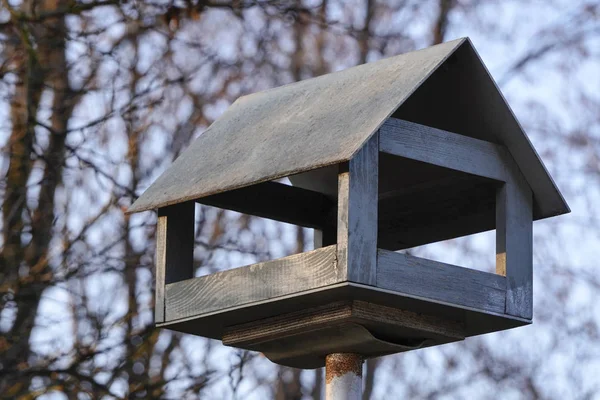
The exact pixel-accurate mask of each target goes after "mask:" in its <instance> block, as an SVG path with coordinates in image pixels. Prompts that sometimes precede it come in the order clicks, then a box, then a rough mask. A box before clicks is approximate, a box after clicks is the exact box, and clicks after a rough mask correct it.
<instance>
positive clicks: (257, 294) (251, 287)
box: [166, 246, 343, 321]
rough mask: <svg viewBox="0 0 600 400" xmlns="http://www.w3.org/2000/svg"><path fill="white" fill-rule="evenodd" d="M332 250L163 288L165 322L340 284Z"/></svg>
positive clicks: (323, 249)
mask: <svg viewBox="0 0 600 400" xmlns="http://www.w3.org/2000/svg"><path fill="white" fill-rule="evenodd" d="M342 275H343V274H342V273H341V271H340V270H339V269H338V268H337V263H336V246H328V247H323V248H321V249H317V250H313V251H309V252H306V253H300V254H295V255H292V256H289V257H284V258H281V259H278V260H273V261H267V262H262V263H258V264H253V265H249V266H246V267H241V268H235V269H232V270H228V271H222V272H218V273H215V274H211V275H207V276H203V277H199V278H193V279H188V280H185V281H181V282H176V283H172V284H169V285H167V287H166V320H167V321H173V320H178V319H182V318H188V317H193V316H199V315H203V314H207V313H211V312H214V311H224V310H226V309H228V308H231V307H239V306H241V305H245V304H250V303H254V302H260V301H265V300H268V299H273V298H277V297H280V296H286V295H289V294H293V293H299V292H302V291H306V290H311V289H315V288H318V287H322V286H326V285H331V284H334V283H338V282H341V281H342V280H343V276H342Z"/></svg>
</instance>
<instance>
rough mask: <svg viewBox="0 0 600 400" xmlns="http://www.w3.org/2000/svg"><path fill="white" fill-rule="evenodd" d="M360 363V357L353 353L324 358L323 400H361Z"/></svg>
mask: <svg viewBox="0 0 600 400" xmlns="http://www.w3.org/2000/svg"><path fill="white" fill-rule="evenodd" d="M362 363H363V359H362V357H361V356H359V355H358V354H353V353H334V354H329V355H328V356H327V357H325V399H326V400H361V398H362Z"/></svg>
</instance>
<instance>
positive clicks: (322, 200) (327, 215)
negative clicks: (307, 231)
mask: <svg viewBox="0 0 600 400" xmlns="http://www.w3.org/2000/svg"><path fill="white" fill-rule="evenodd" d="M196 201H197V202H198V203H201V204H206V205H209V206H214V207H219V208H224V209H227V210H233V211H237V212H241V213H244V214H249V215H254V216H257V217H263V218H270V219H274V220H276V221H281V222H287V223H290V224H295V225H300V226H305V227H310V228H321V227H323V226H325V225H327V226H330V225H332V224H333V220H334V219H335V202H334V201H332V200H331V199H330V198H328V197H327V196H325V195H323V194H321V193H319V192H314V191H311V190H306V189H303V188H299V187H294V186H289V185H284V184H282V183H277V182H263V183H259V184H257V185H253V186H248V187H244V188H241V189H236V190H232V191H229V192H225V193H219V194H215V195H212V196H208V197H203V198H200V199H197V200H196Z"/></svg>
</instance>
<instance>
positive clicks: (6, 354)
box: [0, 0, 600, 399]
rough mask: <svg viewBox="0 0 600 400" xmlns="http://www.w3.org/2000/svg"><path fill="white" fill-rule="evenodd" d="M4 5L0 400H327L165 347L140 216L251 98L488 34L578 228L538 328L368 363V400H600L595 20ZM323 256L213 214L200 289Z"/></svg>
mask: <svg viewBox="0 0 600 400" xmlns="http://www.w3.org/2000/svg"><path fill="white" fill-rule="evenodd" d="M1 4H2V6H1V8H0V139H1V141H0V146H1V147H0V148H1V150H2V153H1V156H0V172H1V174H0V177H1V179H0V202H1V204H2V219H1V232H2V235H1V238H0V243H1V248H0V332H1V336H0V396H2V397H4V398H11V399H12V398H18V399H29V398H38V397H39V398H67V399H86V398H107V399H108V398H119V399H126V398H165V399H170V398H205V397H206V398H215V399H223V398H276V399H301V398H315V399H318V398H321V395H322V392H321V386H322V380H323V377H322V371H298V370H293V369H289V368H276V367H274V366H273V365H272V364H270V363H269V362H268V361H267V360H265V358H264V357H262V356H261V355H259V354H253V353H248V352H239V351H233V350H231V349H226V348H223V347H222V346H221V345H220V344H219V343H216V342H213V341H209V340H204V339H201V338H195V337H190V336H186V335H180V334H176V333H173V332H170V331H163V330H159V329H155V328H154V327H153V321H152V318H153V317H152V315H153V313H152V308H153V304H154V299H153V296H154V290H153V278H152V274H153V253H154V225H155V215H154V214H152V213H144V214H141V215H133V216H128V215H126V214H125V213H124V212H125V210H126V208H127V207H128V206H129V205H130V204H131V202H132V201H133V200H134V199H135V197H136V196H137V195H139V194H140V193H141V192H142V191H143V190H144V189H145V188H146V187H147V186H148V185H149V184H150V183H151V182H152V181H153V180H154V179H155V178H156V177H157V176H158V175H159V174H160V173H161V172H162V171H163V170H164V169H165V168H166V167H167V166H168V165H169V164H170V163H171V162H172V160H173V159H174V158H176V157H177V156H178V155H179V154H180V152H181V151H182V150H183V149H185V148H186V146H187V145H188V144H189V143H190V141H191V140H193V139H194V138H195V137H196V136H197V135H199V134H201V133H202V131H203V130H204V129H206V127H208V125H210V123H211V122H212V121H213V120H214V119H215V118H217V117H218V116H219V115H220V113H222V112H223V111H224V109H225V108H226V107H227V106H228V105H229V104H230V103H231V102H233V101H234V100H235V99H236V98H237V97H239V96H241V95H244V94H246V93H251V92H255V91H258V90H262V89H266V88H270V87H274V86H278V85H281V84H286V83H290V82H293V81H297V80H300V79H306V78H310V77H313V76H318V75H321V74H324V73H328V72H331V71H335V70H339V69H341V68H346V67H349V66H352V65H355V64H357V63H364V62H369V61H373V60H376V59H378V58H382V57H387V56H391V55H394V54H398V53H401V52H405V51H408V50H413V49H415V48H420V47H425V46H427V45H430V44H435V43H440V42H442V41H444V40H448V39H452V38H454V37H458V36H465V35H467V34H468V35H472V36H473V40H474V41H475V42H476V43H475V44H476V45H477V47H478V48H479V49H487V53H483V54H482V55H483V57H484V59H486V62H487V61H488V58H489V59H491V61H492V62H491V64H490V65H491V66H492V72H494V74H495V73H496V70H500V71H501V72H502V73H500V74H499V75H498V76H500V77H501V79H500V80H499V83H500V85H501V86H502V88H503V89H505V92H506V95H507V97H508V99H509V101H510V103H511V105H512V106H513V108H514V109H515V112H516V114H517V115H518V117H519V118H520V120H521V122H522V123H523V125H524V126H525V128H526V130H527V131H528V132H529V133H530V135H531V138H532V141H533V142H534V144H535V145H536V147H537V148H538V149H539V150H540V153H541V155H542V158H543V159H544V160H546V161H548V166H549V168H550V170H551V171H552V173H553V175H554V176H555V177H556V178H557V181H558V184H559V186H560V187H561V189H563V191H564V193H565V194H566V196H567V198H568V200H569V202H570V204H571V206H572V208H573V209H574V210H576V212H574V214H573V216H572V217H570V219H568V220H562V221H561V223H560V224H555V223H554V222H553V221H548V222H541V223H539V225H537V228H536V239H535V240H536V251H535V253H536V257H537V259H536V267H537V269H536V274H537V275H536V282H535V286H536V292H535V295H536V300H535V301H536V315H535V318H536V323H535V325H534V326H532V327H528V328H522V329H520V330H516V331H515V332H508V333H504V334H502V335H503V336H499V335H491V336H489V337H483V338H474V339H469V340H467V341H466V342H464V343H461V344H456V345H447V346H442V347H440V348H437V349H428V350H424V351H416V352H412V353H406V354H403V355H400V356H396V357H387V358H384V359H381V360H373V361H369V362H368V363H367V364H366V366H365V388H364V389H365V396H364V397H365V399H367V398H389V397H390V394H392V393H393V397H408V398H463V397H464V398H487V397H497V394H498V393H502V395H501V397H502V398H563V397H567V398H594V396H596V397H597V396H598V395H599V393H600V392H599V390H600V388H598V387H597V384H596V383H595V378H594V376H593V374H592V373H590V372H588V371H590V370H592V369H593V368H595V367H597V365H598V360H600V358H599V356H600V354H598V353H599V350H600V349H599V348H598V346H597V344H596V343H597V342H598V318H599V317H600V315H598V313H597V312H596V311H595V307H594V304H595V302H596V301H597V299H598V293H599V292H598V289H599V288H600V280H599V279H598V278H597V277H596V274H595V273H594V271H593V270H592V268H593V267H594V262H593V261H594V259H593V254H592V253H593V249H594V248H595V247H597V243H598V240H599V239H600V238H599V237H598V236H599V235H598V232H600V230H599V229H598V228H599V226H598V221H599V220H600V219H599V218H598V215H597V213H596V212H595V209H596V207H595V204H596V203H597V200H598V195H600V193H599V190H598V187H599V186H598V184H597V183H598V177H599V176H600V161H599V160H600V157H599V156H598V154H599V151H600V145H599V143H600V141H599V140H598V138H599V137H600V115H599V114H598V112H597V110H598V109H600V98H599V97H598V94H597V93H598V90H597V89H598V88H600V82H599V81H598V74H597V73H595V72H597V71H598V68H599V67H598V66H599V65H600V62H599V57H600V54H599V53H598V50H597V49H598V47H597V44H598V40H599V34H600V31H599V24H598V15H599V13H600V9H599V6H598V4H597V3H596V2H586V1H576V2H570V1H560V0H553V1H550V2H544V4H540V3H539V2H535V1H524V2H521V1H519V2H515V1H508V2H490V1H487V2H477V1H469V0H428V1H412V0H400V1H395V0H389V1H388V0H386V1H383V0H353V1H349V2H345V1H333V0H323V1H308V0H307V1H304V2H299V1H291V0H289V1H273V0H254V1H243V0H231V1H225V0H224V1H219V0H213V1H209V0H200V1H191V0H188V1H183V0H181V1H172V0H153V1H129V0H121V1H113V0H105V1H96V0H91V1H75V0H40V1H34V0H22V1H9V0H2V2H1ZM565 9H568V12H564V10H565ZM496 53H497V54H496ZM532 71H535V72H532ZM580 210H581V211H580ZM563 222H564V223H563ZM574 237H575V238H576V240H573V238H574ZM310 240H311V237H310V233H309V232H307V231H305V230H303V229H300V228H296V227H291V226H287V225H282V224H275V223H273V222H268V221H264V220H261V219H258V218H252V217H248V216H244V215H239V214H237V213H233V212H225V211H223V210H216V209H211V208H208V207H198V209H197V212H196V246H195V253H194V256H195V263H196V266H197V273H198V274H205V273H210V272H213V271H216V270H220V269H223V268H230V267H233V266H239V265H244V264H248V263H252V262H255V261H259V260H264V259H269V258H276V257H281V256H284V255H287V254H291V253H295V252H300V251H303V250H305V249H308V248H310V246H311V245H310V244H309V242H310ZM594 246H595V247H594ZM573 247H575V250H572V248H573ZM570 249H571V250H570ZM415 251H417V252H422V253H423V254H428V255H432V256H434V255H436V254H442V255H444V256H445V257H449V256H450V255H452V254H458V256H457V257H462V258H460V260H457V262H458V263H459V264H464V263H463V262H462V261H464V258H465V256H466V257H468V258H469V259H470V260H473V262H476V263H478V264H479V265H481V266H482V268H486V267H487V266H488V265H487V264H486V262H487V261H486V260H487V259H486V258H485V257H483V256H482V253H483V252H485V251H492V250H490V249H489V248H485V246H481V244H480V242H478V241H477V240H476V239H465V240H460V241H456V242H450V243H444V244H441V245H440V246H438V247H437V248H433V249H427V248H426V249H417V250H415ZM449 261H450V260H449ZM500 391H501V392H500ZM50 394H52V395H53V396H54V397H49V396H50Z"/></svg>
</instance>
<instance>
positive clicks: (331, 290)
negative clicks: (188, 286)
mask: <svg viewBox="0 0 600 400" xmlns="http://www.w3.org/2000/svg"><path fill="white" fill-rule="evenodd" d="M348 300H357V301H366V302H369V303H373V304H377V305H383V306H387V307H393V308H396V309H399V310H411V312H414V313H417V314H422V315H430V316H437V317H439V318H442V319H446V320H453V321H457V323H460V324H463V325H464V327H465V335H466V336H474V335H479V334H484V333H489V332H495V331H499V330H503V329H511V328H514V327H517V326H523V325H528V324H530V323H531V321H530V320H526V319H523V318H519V317H515V316H511V315H506V314H504V313H503V312H501V313H496V312H490V311H484V310H478V309H475V308H470V307H466V306H459V305H456V304H454V305H453V304H450V303H445V302H442V301H437V300H432V299H428V298H424V297H419V296H415V295H410V294H406V293H401V292H396V291H394V290H387V289H383V288H378V287H374V286H368V285H361V284H357V283H352V282H347V281H345V282H340V283H336V284H333V285H327V286H321V287H319V288H315V289H312V290H306V291H302V292H297V293H291V294H289V295H285V296H281V297H277V298H272V299H266V300H263V301H258V302H253V303H248V304H245V305H240V306H237V307H230V308H227V309H224V310H216V311H213V312H210V313H207V314H202V315H191V316H189V317H187V318H184V319H180V320H177V321H175V322H169V323H161V324H158V326H160V327H163V328H168V329H172V330H176V331H180V332H186V333H191V334H194V335H200V336H205V337H210V338H214V339H222V337H223V335H224V333H225V332H226V331H227V328H228V327H232V326H236V325H240V324H246V323H251V322H253V321H258V320H261V319H266V318H271V317H276V316H280V315H284V314H288V313H292V312H299V311H302V310H306V309H308V308H311V307H319V306H324V305H327V304H332V303H334V302H337V301H348ZM382 337H385V335H383V336H382Z"/></svg>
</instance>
